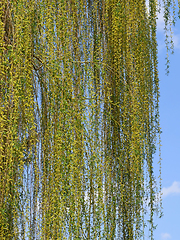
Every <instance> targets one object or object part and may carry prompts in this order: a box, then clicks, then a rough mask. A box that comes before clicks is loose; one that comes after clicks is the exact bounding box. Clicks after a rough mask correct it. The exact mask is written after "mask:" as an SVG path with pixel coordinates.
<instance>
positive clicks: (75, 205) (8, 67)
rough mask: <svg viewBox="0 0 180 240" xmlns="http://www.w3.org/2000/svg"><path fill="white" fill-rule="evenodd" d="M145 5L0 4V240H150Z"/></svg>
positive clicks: (153, 9)
mask: <svg viewBox="0 0 180 240" xmlns="http://www.w3.org/2000/svg"><path fill="white" fill-rule="evenodd" d="M163 3H164V9H165V27H166V30H167V33H168V26H170V28H171V22H173V21H174V19H175V17H174V12H175V5H174V4H175V3H174V1H173V3H172V9H173V18H172V21H171V14H170V9H171V4H170V2H169V0H168V1H165V0H164V1H163ZM157 5H158V4H157V2H156V1H151V0H150V1H149V13H148V12H147V9H146V4H145V1H134V0H128V1H118V0H102V1H97V0H93V1H90V0H88V1H82V0H71V1H64V0H62V1H61V0H56V1H55V0H52V1H49V0H43V1H39V0H32V1H25V0H20V1H10V0H6V1H0V55H1V57H0V81H1V82H0V98H1V101H0V138H1V142H0V238H1V239H32V238H33V239H141V238H143V235H144V227H143V226H144V225H145V219H146V217H145V216H144V215H145V212H146V206H145V200H147V201H149V206H150V209H149V221H150V230H149V233H150V238H151V239H153V229H154V211H155V209H158V210H159V212H161V209H160V208H159V206H158V205H157V202H156V196H157V195H158V193H159V191H161V182H160V189H159V190H157V186H156V179H155V176H154V172H153V154H154V152H155V146H156V139H157V138H158V137H159V136H160V125H159V79H158V69H157V64H158V60H157V42H156V17H157V10H158V6H157ZM170 31H171V29H170ZM168 44H169V43H168V37H167V38H166V45H167V48H168V47H169V45H168ZM160 173H161V168H160ZM160 206H161V202H160Z"/></svg>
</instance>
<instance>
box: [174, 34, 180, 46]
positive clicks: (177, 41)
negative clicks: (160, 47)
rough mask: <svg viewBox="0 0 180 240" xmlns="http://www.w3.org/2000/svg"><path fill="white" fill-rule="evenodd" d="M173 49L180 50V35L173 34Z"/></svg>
mask: <svg viewBox="0 0 180 240" xmlns="http://www.w3.org/2000/svg"><path fill="white" fill-rule="evenodd" d="M173 42H174V48H176V49H180V34H173Z"/></svg>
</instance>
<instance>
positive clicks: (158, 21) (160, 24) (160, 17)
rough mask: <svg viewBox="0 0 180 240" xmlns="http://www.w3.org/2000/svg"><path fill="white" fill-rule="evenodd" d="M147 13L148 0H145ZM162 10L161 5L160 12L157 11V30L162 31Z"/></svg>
mask: <svg viewBox="0 0 180 240" xmlns="http://www.w3.org/2000/svg"><path fill="white" fill-rule="evenodd" d="M146 8H147V13H148V15H149V0H146ZM163 16H164V11H163V8H162V7H161V11H160V13H157V18H158V19H157V31H160V32H164V17H163Z"/></svg>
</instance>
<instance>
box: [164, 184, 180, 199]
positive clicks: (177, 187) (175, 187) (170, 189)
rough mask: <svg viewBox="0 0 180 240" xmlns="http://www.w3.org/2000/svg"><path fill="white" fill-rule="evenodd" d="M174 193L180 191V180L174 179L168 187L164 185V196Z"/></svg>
mask: <svg viewBox="0 0 180 240" xmlns="http://www.w3.org/2000/svg"><path fill="white" fill-rule="evenodd" d="M174 193H177V194H178V193H180V182H176V181H174V182H173V184H172V185H171V186H170V187H167V188H165V187H164V188H163V189H162V194H163V197H166V196H168V195H171V194H174Z"/></svg>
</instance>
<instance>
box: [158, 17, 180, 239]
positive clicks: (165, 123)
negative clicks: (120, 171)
mask: <svg viewBox="0 0 180 240" xmlns="http://www.w3.org/2000/svg"><path fill="white" fill-rule="evenodd" d="M163 28H164V23H163V14H162V13H161V14H160V15H159V18H158V31H157V35H158V51H159V53H158V60H159V78H160V124H161V128H162V132H163V133H162V135H161V138H162V147H161V151H162V187H163V189H162V193H163V196H162V198H163V213H164V216H163V217H162V218H161V219H157V221H156V222H157V224H158V227H157V229H156V230H155V232H154V238H155V240H169V239H170V240H180V152H179V150H180V19H178V18H177V22H176V26H175V27H174V28H173V32H174V37H173V38H174V50H175V53H174V54H173V55H170V73H169V76H166V75H165V73H166V71H165V68H166V66H165V62H166V60H165V57H166V48H165V43H164V39H165V37H164V31H163ZM157 159H158V156H155V159H154V163H155V165H154V167H155V171H156V172H157V169H158V168H157V164H156V162H157Z"/></svg>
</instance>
